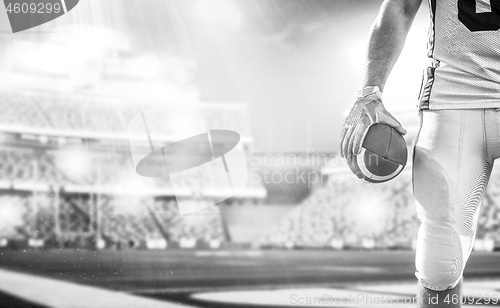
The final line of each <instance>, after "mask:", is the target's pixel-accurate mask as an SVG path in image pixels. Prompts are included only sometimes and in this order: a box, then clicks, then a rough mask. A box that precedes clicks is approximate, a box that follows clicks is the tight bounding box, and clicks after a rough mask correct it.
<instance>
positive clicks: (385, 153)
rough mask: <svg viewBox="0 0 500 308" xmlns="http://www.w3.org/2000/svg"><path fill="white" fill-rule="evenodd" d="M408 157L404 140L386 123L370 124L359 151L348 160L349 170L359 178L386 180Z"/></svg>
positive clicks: (401, 169) (396, 172)
mask: <svg viewBox="0 0 500 308" xmlns="http://www.w3.org/2000/svg"><path fill="white" fill-rule="evenodd" d="M407 159H408V149H407V148H406V141H405V139H404V138H403V136H402V135H401V134H399V133H398V132H397V131H396V130H395V129H394V128H392V127H390V126H389V125H386V124H375V125H373V126H371V127H370V128H369V130H368V133H367V135H366V137H365V140H364V141H363V145H362V146H361V153H360V154H359V155H354V156H353V157H352V158H351V160H350V161H349V162H348V165H349V168H350V169H351V171H352V172H353V173H354V174H355V175H356V176H357V177H358V178H360V179H361V180H363V181H367V182H371V183H382V182H387V181H389V180H391V179H393V178H395V177H396V176H397V175H398V174H400V173H401V171H403V169H404V167H405V165H406V161H407Z"/></svg>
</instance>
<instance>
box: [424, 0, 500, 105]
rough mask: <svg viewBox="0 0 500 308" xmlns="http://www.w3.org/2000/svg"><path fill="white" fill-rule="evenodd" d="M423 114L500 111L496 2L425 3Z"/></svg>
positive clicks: (433, 0) (498, 13) (499, 25)
mask: <svg viewBox="0 0 500 308" xmlns="http://www.w3.org/2000/svg"><path fill="white" fill-rule="evenodd" d="M429 4H430V13H431V26H430V29H429V43H428V47H429V54H428V55H429V57H430V58H431V59H432V61H431V62H432V64H431V65H430V67H429V68H428V69H427V72H426V74H425V76H424V82H423V84H422V90H421V93H420V108H421V109H471V108H500V31H499V29H500V0H429Z"/></svg>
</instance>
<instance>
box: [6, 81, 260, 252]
mask: <svg viewBox="0 0 500 308" xmlns="http://www.w3.org/2000/svg"><path fill="white" fill-rule="evenodd" d="M153 103H154V104H156V103H158V102H152V101H148V102H146V103H144V102H143V103H136V102H131V101H127V100H124V99H120V100H117V99H116V98H109V97H105V98H103V97H97V96H95V95H76V94H74V93H72V94H67V93H66V94H64V93H60V92H54V91H50V92H48V91H25V90H22V91H21V90H12V91H2V92H0V107H1V108H4V109H5V112H3V113H2V114H1V115H0V192H1V193H2V196H3V197H2V198H4V202H1V203H0V212H1V211H12V209H13V208H17V209H16V210H15V215H14V214H12V215H14V216H16V217H19V218H18V219H17V220H15V219H14V221H18V223H17V224H16V225H12V224H5V223H4V222H0V226H2V227H1V228H0V240H1V241H2V243H3V242H4V241H5V240H8V241H9V242H11V243H12V242H22V243H23V244H22V245H24V246H31V247H43V246H45V247H52V246H58V247H98V246H99V247H101V248H102V247H115V248H120V249H122V248H126V247H127V248H128V247H130V248H140V247H150V248H151V247H156V248H165V247H166V246H167V245H168V246H169V247H171V246H176V245H178V246H183V247H192V246H195V247H199V246H205V247H210V248H217V247H220V244H221V243H222V242H224V241H225V240H226V239H227V234H225V232H224V231H223V229H224V228H223V226H222V224H223V221H222V219H221V214H220V212H219V210H218V208H217V207H212V208H209V209H210V211H211V212H210V211H209V212H208V213H202V214H200V215H198V216H196V215H194V216H189V215H188V216H181V215H179V213H178V210H177V206H176V202H175V196H174V194H173V191H172V188H171V184H170V181H169V179H168V177H165V178H146V177H142V176H139V175H137V174H136V173H135V172H134V168H133V164H132V161H131V156H130V153H129V148H128V135H127V126H128V123H129V121H130V119H132V118H133V117H134V116H136V115H137V114H139V113H140V112H141V110H143V109H144V108H146V107H147V106H148V105H149V106H150V105H151V104H153ZM200 108H201V111H202V114H203V116H204V120H205V121H206V124H207V127H209V128H210V129H221V128H224V129H233V130H235V131H238V132H239V133H240V135H241V137H242V141H243V143H244V146H245V147H246V148H248V147H250V146H251V143H252V137H251V132H250V126H249V122H248V119H247V114H246V113H247V111H246V107H245V106H244V105H241V104H240V105H238V104H220V103H216V104H201V105H200ZM167 135H168V132H167ZM219 180H220V179H217V178H213V177H211V176H209V175H207V174H205V173H203V172H200V171H196V172H192V174H190V176H187V177H185V178H184V179H183V182H181V183H178V184H180V185H181V186H183V187H185V188H186V190H185V191H186V192H185V194H184V195H181V197H183V198H188V199H190V200H192V202H202V203H207V204H211V200H210V197H204V191H203V189H209V188H211V187H213V188H216V187H217V181H219ZM202 183H203V185H202ZM200 187H203V189H202V188H200ZM247 188H248V189H249V190H248V191H247V192H245V194H244V195H248V196H250V197H253V198H262V196H265V192H264V194H262V191H263V190H264V187H263V186H262V185H261V184H260V183H254V182H252V183H249V185H247ZM255 192H257V193H256V194H255ZM211 193H212V194H213V192H211ZM177 197H179V195H177ZM14 205H17V206H14ZM11 218H12V217H10V218H9V217H6V218H5V219H4V220H5V221H7V220H11ZM98 243H100V244H98ZM155 243H156V244H155ZM167 243H168V244H167ZM193 243H194V244H193ZM22 245H21V246H22ZM18 246H19V245H18Z"/></svg>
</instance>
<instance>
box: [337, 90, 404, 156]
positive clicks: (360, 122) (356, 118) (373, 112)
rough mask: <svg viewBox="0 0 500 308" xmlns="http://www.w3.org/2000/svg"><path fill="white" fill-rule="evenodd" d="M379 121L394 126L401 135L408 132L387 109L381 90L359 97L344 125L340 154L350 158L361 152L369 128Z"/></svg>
mask: <svg viewBox="0 0 500 308" xmlns="http://www.w3.org/2000/svg"><path fill="white" fill-rule="evenodd" d="M377 123H383V124H387V125H389V126H392V127H393V128H394V129H396V130H397V131H398V132H399V133H400V134H401V135H405V134H406V130H405V129H404V128H403V127H402V126H401V123H399V121H398V120H396V119H395V118H394V117H393V116H392V114H390V113H389V111H387V110H386V109H385V107H384V105H383V104H382V94H381V93H380V92H376V93H372V94H370V95H368V96H365V97H361V98H358V100H357V101H356V103H355V104H354V106H353V107H352V109H351V112H350V113H349V115H348V116H347V119H346V120H345V123H344V126H343V127H342V134H341V136H340V156H342V157H343V158H346V159H347V160H350V159H351V158H352V156H353V155H358V154H359V153H361V145H362V144H363V141H364V139H365V137H366V134H367V133H368V129H369V128H370V127H371V126H372V125H374V124H377Z"/></svg>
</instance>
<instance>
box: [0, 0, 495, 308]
mask: <svg viewBox="0 0 500 308" xmlns="http://www.w3.org/2000/svg"><path fill="white" fill-rule="evenodd" d="M111 2H113V1H111ZM111 2H110V3H111ZM131 2H134V3H133V5H131V6H129V7H127V5H124V4H123V3H120V4H118V2H117V1H114V2H113V4H110V3H101V2H98V1H93V0H87V1H83V0H82V1H81V2H80V3H79V4H78V6H76V7H75V8H74V9H73V10H72V11H71V12H70V13H68V14H67V15H66V16H63V17H61V18H59V19H57V20H54V21H53V22H50V23H47V24H44V25H42V26H40V27H38V28H34V29H32V30H27V31H26V32H25V33H26V35H16V36H14V35H13V34H12V33H8V30H10V26H9V24H8V18H7V15H6V14H4V13H3V12H2V14H4V15H5V16H4V15H2V16H0V20H1V22H2V23H1V24H0V29H1V30H2V32H0V41H1V42H2V43H3V44H2V48H1V50H0V54H1V59H0V64H1V67H2V68H1V69H0V81H1V84H2V86H1V87H0V110H2V112H1V113H0V307H40V308H41V307H82V308H83V307H221V308H225V307H239V308H243V307H249V308H250V307H377V306H381V307H394V308H396V307H414V306H415V305H416V301H417V298H416V280H415V268H414V259H415V248H416V247H415V246H416V236H417V230H418V227H419V224H420V222H419V220H418V218H417V214H416V210H415V201H414V198H413V195H412V182H411V181H412V179H411V170H412V166H411V164H412V159H411V152H410V155H409V158H408V163H407V166H406V168H405V169H404V171H403V172H402V173H401V174H400V175H399V176H398V177H396V178H395V179H393V180H391V181H389V182H387V183H384V184H377V185H369V184H366V183H362V182H360V181H359V180H358V179H357V178H356V177H355V176H354V175H353V174H352V172H351V171H350V170H349V168H348V167H347V165H346V163H345V160H344V159H341V158H340V156H339V155H338V153H337V148H336V142H333V141H332V140H333V139H332V138H331V136H332V135H333V134H335V135H338V132H337V130H336V128H338V127H340V125H341V123H339V124H338V125H337V124H335V125H336V127H335V128H334V129H332V128H331V127H330V126H332V125H330V124H331V123H330V122H331V120H330V118H335V121H340V119H341V118H342V117H344V116H345V114H346V112H347V110H348V109H346V108H347V105H348V104H346V103H345V101H351V98H352V97H350V96H349V93H347V94H346V93H343V94H338V92H340V91H338V90H337V89H336V90H335V91H336V92H335V93H333V92H328V93H320V94H317V92H318V88H319V87H323V85H327V84H328V83H329V79H330V78H337V79H336V80H338V82H339V84H340V86H339V88H341V87H342V85H343V84H342V82H343V81H342V79H343V78H344V79H349V80H347V81H345V82H346V86H345V87H346V89H348V90H349V91H350V92H351V93H354V89H355V87H354V83H353V84H352V85H350V86H347V83H351V82H350V81H351V80H352V79H353V78H351V76H350V75H349V76H347V77H345V76H344V74H345V72H344V70H342V65H344V64H342V62H343V61H346V60H345V59H344V58H345V57H344V58H342V57H339V56H338V55H335V56H333V57H332V56H331V55H325V54H324V53H323V52H322V51H318V50H322V48H323V47H325V46H324V44H333V46H337V45H336V44H337V42H334V43H331V42H330V41H331V38H328V36H329V35H337V36H335V37H336V38H338V39H341V38H344V37H345V34H342V33H341V34H339V33H337V32H336V31H334V30H325V29H326V26H328V27H329V26H331V25H336V26H340V25H342V24H345V23H348V25H347V26H344V27H345V28H348V27H353V23H360V24H361V26H360V30H356V31H354V32H353V36H356V38H352V37H349V39H348V41H349V43H348V44H343V45H345V46H346V48H347V49H346V50H343V51H342V53H344V54H347V53H350V52H353V49H352V46H358V45H357V44H359V41H360V40H361V39H359V38H358V36H361V33H365V32H366V28H367V27H368V26H369V23H370V22H371V20H373V18H374V16H375V14H376V10H377V8H378V6H379V5H380V2H381V1H373V3H372V2H370V1H351V2H349V1H348V0H346V1H343V0H342V1H332V2H331V3H330V2H329V3H326V2H324V1H311V2H315V4H313V5H312V6H311V7H310V8H309V7H307V6H304V4H303V3H302V4H301V3H300V1H295V0H294V1H289V2H288V4H287V5H289V6H287V5H285V4H284V2H283V1H279V0H273V1H267V2H266V1H260V0H255V1H248V2H244V1H238V0H234V1H233V0H228V1H225V0H217V1H214V2H213V3H211V4H210V3H209V2H208V1H203V0H199V1H198V0H189V1H184V2H182V1H178V0H171V1H165V2H160V1H151V3H148V4H147V5H146V4H143V6H144V7H146V8H147V9H148V11H147V12H145V13H143V12H142V11H139V8H142V7H143V6H141V3H138V1H131ZM250 2H252V3H251V4H250ZM361 7H364V9H365V11H363V12H364V13H363V16H361V17H359V16H358V15H355V13H354V12H357V11H358V10H360V8H361ZM134 10H135V11H137V12H139V13H137V14H138V16H135V15H134V14H132V13H131V12H133V11H134ZM161 10H165V11H168V13H165V14H166V15H167V17H169V18H170V19H169V18H167V19H168V20H170V21H169V22H170V25H169V26H168V27H166V28H168V29H170V30H163V29H162V30H161V31H159V30H158V31H156V32H155V31H152V30H151V29H152V28H154V27H158V26H159V25H163V23H164V22H165V20H164V19H163V17H164V16H163V15H162V14H163V13H162V14H160V13H158V12H157V11H161ZM325 10H326V11H331V12H335V13H331V14H332V15H328V14H324V12H323V11H325ZM112 12H114V13H116V14H114V15H113V14H111V13H112ZM427 13H428V12H426V11H425V10H424V12H423V13H422V16H420V17H419V19H417V21H416V24H417V26H416V29H417V31H420V32H416V33H415V34H412V36H410V38H409V43H408V45H409V46H410V47H408V48H407V49H405V51H404V53H403V55H402V59H403V60H402V62H401V64H398V66H396V68H395V74H396V75H395V76H396V77H393V79H392V80H391V83H390V84H389V86H388V90H387V92H388V93H391V90H392V93H393V94H392V96H388V97H387V101H388V106H391V104H392V105H393V106H394V108H393V109H391V110H394V114H395V115H396V116H397V117H398V119H401V121H402V122H403V124H404V126H405V127H406V128H407V129H408V135H407V136H406V137H405V138H406V142H407V146H408V149H409V150H411V148H412V142H413V139H414V138H415V135H416V134H417V130H418V128H419V119H418V116H417V115H416V110H415V108H414V106H401V105H397V106H396V104H395V103H396V102H397V101H398V100H401V97H403V95H404V93H406V92H409V91H413V90H414V89H413V88H414V87H415V84H416V85H417V86H418V85H419V82H413V81H411V82H410V81H408V82H405V83H404V84H403V83H402V82H401V80H403V79H406V80H408V78H406V74H408V69H406V68H405V65H406V67H409V68H410V70H411V69H414V68H415V67H416V66H417V65H416V64H415V63H414V62H416V61H414V60H413V58H412V57H413V56H414V54H413V52H414V50H413V48H412V47H413V46H414V45H413V44H417V43H418V42H419V38H421V36H419V35H420V34H421V33H422V29H423V30H424V31H425V30H426V28H425V26H426V25H427V24H426V19H425V14H427ZM266 14H267V15H266ZM302 14H304V15H302ZM132 15H133V16H134V18H137V19H138V20H141V23H139V22H137V23H134V22H131V21H130V20H131V19H130V18H131V16H132ZM344 15H348V16H351V18H354V17H353V16H358V17H356V18H354V19H353V20H352V21H349V18H348V17H345V16H344ZM228 16H230V17H231V18H228ZM252 16H253V17H252ZM366 16H369V17H370V18H367V17H366ZM251 17H252V18H254V19H251ZM245 18H246V19H245ZM365 18H366V19H367V20H366V21H363V22H361V21H362V20H364V19H365ZM368 19H371V20H368ZM245 20H246V21H245ZM269 20H271V21H269ZM311 20H312V22H311ZM245 22H246V23H245ZM422 24H423V25H424V26H421V25H422ZM325 25H326V26H325ZM254 28H259V29H260V28H262V29H263V30H262V29H260V30H259V31H260V32H259V31H256V30H254ZM361 28H362V29H361ZM155 29H156V28H155ZM353 29H354V28H353ZM196 31H199V32H196ZM325 31H326V32H325ZM329 31H330V32H329ZM316 32H317V33H316ZM344 32H345V31H344ZM358 32H359V35H358ZM297 33H298V34H297ZM414 38H416V39H415V40H414ZM161 39H165V40H166V41H167V42H166V43H165V42H162V41H161ZM424 39H425V38H424ZM174 42H175V44H174ZM179 42H180V43H179ZM235 42H236V43H235ZM304 42H306V43H307V44H310V45H311V46H313V47H304ZM415 42H417V43H415ZM169 44H170V45H172V46H170V45H169ZM176 44H177V45H176ZM307 44H305V45H307ZM315 44H317V45H315ZM167 45H168V46H167ZM327 46H330V45H327ZM153 47H154V48H153ZM330 47H332V46H330ZM424 47H425V46H424ZM266 48H267V49H266ZM349 48H351V49H349ZM336 52H340V51H336ZM236 55H238V56H236ZM306 58H307V59H309V60H301V59H306ZM341 58H342V59H344V60H341ZM193 59H194V60H193ZM242 59H243V60H242ZM325 59H327V60H325ZM332 59H333V60H332ZM408 59H410V60H409V61H408ZM301 61H304V62H303V63H302V62H301ZM307 61H311V62H307ZM314 61H317V62H314ZM328 61H330V62H328ZM347 62H349V61H347ZM410 62H411V63H410ZM325 63H327V64H329V65H330V66H333V65H335V66H338V67H339V68H340V69H339V70H338V71H339V72H338V74H339V76H337V75H335V76H331V75H328V76H326V75H321V76H319V77H318V80H315V81H314V82H312V83H310V84H308V83H306V80H309V79H311V78H310V77H312V76H316V75H317V74H318V71H320V70H323V68H324V67H323V66H324V65H326V64H325ZM345 65H348V66H349V70H352V71H354V72H353V73H351V74H353V75H354V73H355V71H356V70H358V69H359V67H360V65H359V64H358V63H354V64H353V63H347V64H345ZM415 70H417V71H418V68H416V69H415ZM412 74H413V73H412ZM402 75H403V76H405V77H403V78H398V77H400V76H402ZM413 75H416V76H417V77H416V79H418V78H419V73H418V72H417V73H416V74H413ZM408 84H412V86H413V88H409V89H408V88H407V87H410V86H408ZM301 87H303V88H305V89H306V90H299V89H298V88H301ZM405 87H406V88H405ZM324 88H325V89H327V90H328V89H329V88H328V87H326V86H325V87H324ZM351 88H352V91H351ZM235 89H236V90H235ZM346 89H342V92H346ZM325 91H326V90H325ZM337 91H338V92H337ZM236 92H238V93H236ZM334 94H335V95H334ZM389 95H391V94H389ZM332 97H335V98H336V100H338V101H340V102H339V103H337V102H336V103H335V104H337V106H336V107H339V106H341V107H339V108H340V109H342V110H341V112H339V110H338V109H335V110H334V112H331V111H332V109H329V108H333V107H324V106H325V105H326V103H325V102H329V101H330V100H333V99H332ZM295 100H296V101H295ZM313 100H317V101H318V102H311V101H313ZM304 101H306V102H307V104H306V103H304ZM304 105H305V107H304ZM158 106H161V108H162V110H164V111H165V112H164V113H161V112H150V113H149V114H148V113H146V111H147V110H158V109H154V108H158ZM334 107H335V106H334ZM311 109H314V110H315V111H314V112H313V111H310V110H311ZM186 110H195V111H193V112H194V113H193V114H195V116H196V117H195V116H193V114H188V113H187V112H186ZM332 114H334V116H333V117H332ZM135 118H136V119H142V121H144V123H146V122H147V123H148V125H149V127H148V126H147V125H145V124H144V125H145V127H146V129H145V133H144V134H143V136H138V135H136V134H131V131H132V129H131V127H132V124H131V123H133V121H134V119H135ZM193 119H196V120H193ZM195 126H200V127H201V128H202V131H201V134H206V135H207V136H208V139H207V140H208V142H209V143H210V147H209V148H206V149H205V148H203V145H202V144H201V143H200V144H199V143H198V142H193V143H191V144H188V145H187V146H186V143H183V144H182V146H186V148H182V146H181V145H179V143H178V142H179V140H180V139H182V138H184V137H186V136H188V137H190V136H191V135H185V132H189V134H191V133H190V132H191V129H192V127H195ZM203 129H205V131H203ZM153 130H158V131H160V133H159V134H157V135H155V132H154V131H153ZM220 131H226V132H227V131H231V132H235V133H236V135H238V138H237V141H236V142H235V141H234V140H232V139H231V138H229V137H227V138H226V137H224V138H219V139H218V138H216V132H220ZM180 136H182V138H181V137H180ZM153 137H154V138H157V139H154V138H153ZM192 140H194V139H192ZM196 140H199V139H196ZM236 143H237V144H238V146H241V152H238V153H241V154H242V155H243V156H242V157H239V160H233V161H231V160H230V156H229V151H231V150H233V148H235V149H236V148H237V146H235V144H236ZM173 144H177V145H178V147H174V146H172V145H173ZM325 144H326V146H325ZM153 145H154V146H153ZM160 148H161V151H162V152H161V153H162V155H159V156H157V157H156V159H157V160H152V161H150V163H151V164H152V169H150V170H158V173H159V174H160V173H161V176H144V175H143V174H140V172H138V170H140V168H139V167H137V166H138V161H137V160H136V155H139V154H140V155H143V154H142V153H146V154H145V155H143V156H141V159H142V158H143V157H146V156H147V155H150V154H151V153H160V152H158V149H160ZM315 149H316V150H315ZM202 151H207V152H208V153H210V154H211V156H210V155H209V156H210V157H209V158H208V159H205V158H200V156H201V154H200V155H199V153H200V152H202ZM137 153H139V154H137ZM214 153H215V154H214ZM217 153H223V154H220V155H219V154H217ZM165 157H173V158H172V161H181V162H182V163H185V164H186V165H189V164H192V165H189V168H184V169H182V170H180V169H179V170H180V171H179V172H177V171H176V172H175V174H174V172H170V174H169V170H168V165H169V164H168V163H169V162H170V161H169V162H167V163H165V161H164V160H165ZM219 157H221V158H222V160H221V161H222V162H223V164H222V163H219V164H216V163H215V161H216V158H219ZM203 159H205V160H203ZM194 161H195V162H196V163H193V162H194ZM235 161H236V162H237V163H238V164H240V166H241V164H243V169H244V172H243V171H241V170H240V171H241V172H239V173H238V172H236V171H234V170H235V168H233V166H235V164H236V163H235ZM165 165H167V168H166V169H164V168H165ZM228 166H229V167H228ZM155 172H156V171H155ZM162 172H164V173H162ZM240 179H243V180H244V182H245V183H244V185H240V187H236V186H237V185H236V184H237V183H239V182H238V181H239V180H240ZM228 182H229V185H228ZM182 206H186V207H188V208H190V209H196V210H191V211H189V212H188V213H184V212H182ZM498 250H500V172H498V170H494V171H493V174H492V176H491V178H490V180H489V185H488V189H487V191H486V193H485V197H484V199H483V202H482V205H481V211H480V216H479V222H478V229H477V235H476V241H475V244H474V251H473V253H472V256H471V258H470V260H469V262H468V265H467V268H466V270H465V277H466V280H465V281H466V282H465V284H464V302H463V303H464V307H469V306H474V305H492V306H500V303H499V298H498V297H499V296H500V279H499V278H500V267H499V266H498V260H499V255H498Z"/></svg>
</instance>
